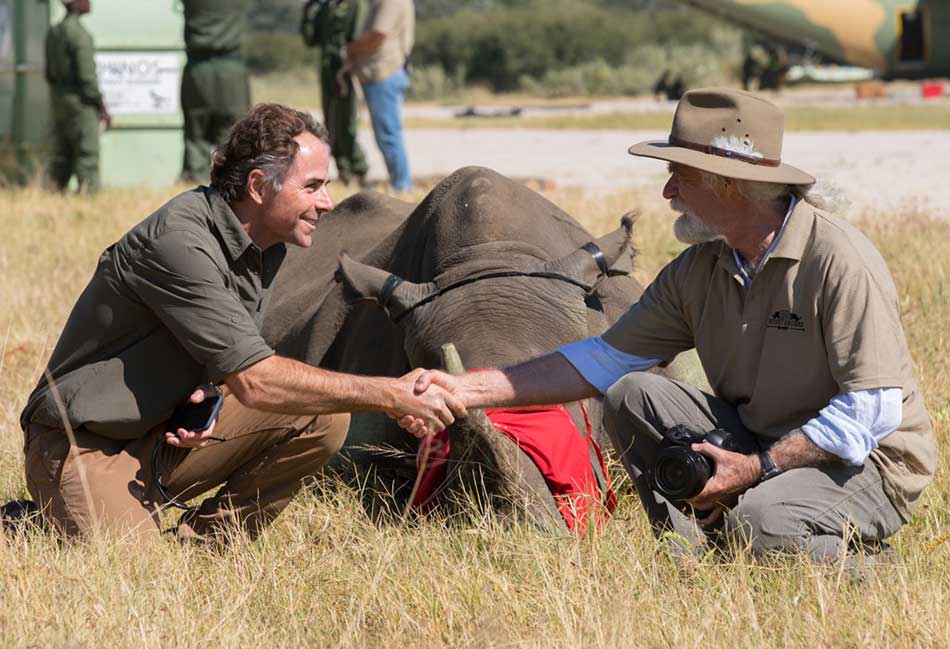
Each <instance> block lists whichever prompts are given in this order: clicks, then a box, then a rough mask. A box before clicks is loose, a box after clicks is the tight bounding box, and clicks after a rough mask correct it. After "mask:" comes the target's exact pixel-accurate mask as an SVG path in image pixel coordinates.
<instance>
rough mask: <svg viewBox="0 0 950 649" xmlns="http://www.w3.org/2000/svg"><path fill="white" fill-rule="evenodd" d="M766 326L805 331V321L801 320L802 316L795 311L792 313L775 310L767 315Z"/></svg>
mask: <svg viewBox="0 0 950 649" xmlns="http://www.w3.org/2000/svg"><path fill="white" fill-rule="evenodd" d="M766 327H772V328H773V329H782V330H786V329H791V330H792V331H805V323H804V322H802V317H801V316H800V315H798V314H797V313H792V312H791V311H785V310H782V311H775V312H774V313H772V315H770V316H769V321H768V324H767V325H766Z"/></svg>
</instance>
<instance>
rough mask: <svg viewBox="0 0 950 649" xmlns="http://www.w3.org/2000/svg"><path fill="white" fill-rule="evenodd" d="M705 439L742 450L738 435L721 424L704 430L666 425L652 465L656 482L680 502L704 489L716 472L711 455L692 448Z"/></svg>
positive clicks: (734, 450)
mask: <svg viewBox="0 0 950 649" xmlns="http://www.w3.org/2000/svg"><path fill="white" fill-rule="evenodd" d="M702 442H709V443H710V444H712V445H713V446H718V447H719V448H721V449H724V450H726V451H732V452H734V453H741V452H742V448H741V446H740V445H739V443H738V440H737V439H736V438H735V436H734V435H733V434H732V433H730V432H729V431H727V430H723V429H722V428H714V429H713V430H711V431H709V432H708V433H704V432H702V431H698V430H694V429H692V428H690V427H689V426H686V425H685V424H677V425H676V426H673V427H671V428H669V429H667V431H666V432H665V433H664V434H663V442H662V443H661V445H660V449H659V450H658V451H657V454H656V463H655V464H654V465H653V485H654V487H655V488H656V490H657V491H658V492H660V493H661V494H662V495H663V496H664V497H665V498H666V499H667V500H669V501H670V502H673V503H677V504H679V503H682V502H685V501H687V500H689V499H690V498H692V497H693V496H695V495H696V494H698V493H699V492H700V491H702V490H703V487H705V486H706V482H707V481H708V480H709V478H710V477H711V476H712V474H713V473H715V471H716V467H715V464H714V463H713V461H712V459H710V458H708V457H706V456H705V455H703V454H702V453H697V452H696V451H694V450H693V449H691V448H690V445H692V444H699V443H702Z"/></svg>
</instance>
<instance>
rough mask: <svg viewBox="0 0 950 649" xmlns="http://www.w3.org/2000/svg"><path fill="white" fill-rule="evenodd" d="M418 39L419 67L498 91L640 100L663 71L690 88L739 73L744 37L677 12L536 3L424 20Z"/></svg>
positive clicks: (704, 19) (415, 57)
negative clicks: (675, 75) (724, 74)
mask: <svg viewBox="0 0 950 649" xmlns="http://www.w3.org/2000/svg"><path fill="white" fill-rule="evenodd" d="M416 36H417V38H416V45H415V49H414V50H413V61H414V62H415V63H416V64H417V65H420V66H423V67H428V66H439V67H441V68H442V69H443V70H444V71H445V72H446V74H447V76H449V77H451V78H458V79H461V80H463V81H464V82H465V83H469V84H471V83H483V84H486V85H488V86H489V87H491V88H492V89H493V90H495V91H508V90H517V89H522V90H527V91H530V92H540V94H548V95H552V96H560V95H565V94H636V93H641V92H644V91H648V90H650V89H651V88H652V85H653V83H654V82H655V81H656V79H657V78H658V77H659V76H660V75H661V74H662V73H663V71H664V70H670V71H671V72H673V73H677V72H678V73H681V74H682V75H683V76H684V78H686V77H689V78H688V79H685V80H686V81H687V83H688V84H690V85H692V84H693V83H696V82H698V83H712V82H713V81H714V80H720V79H721V78H722V76H721V73H722V72H723V71H726V72H730V71H731V70H730V68H732V67H735V66H738V58H736V60H735V61H733V57H738V51H739V32H738V30H736V29H734V28H730V27H723V26H721V24H720V23H717V22H716V21H715V20H713V19H711V18H709V17H708V16H705V15H703V14H698V13H696V12H694V11H690V10H688V9H683V8H679V7H673V8H665V9H656V10H651V9H639V10H638V11H633V10H631V9H629V8H621V7H611V6H607V5H605V4H600V3H595V2H579V1H577V2H565V1H564V0H547V1H541V0H535V1H534V2H523V3H517V4H515V5H513V6H510V7H499V6H498V5H494V8H493V9H492V10H491V11H476V10H473V9H466V10H462V11H459V12H457V13H455V14H452V15H451V16H445V17H441V18H435V19H431V20H426V21H421V22H420V24H419V27H418V30H417V34H416ZM641 68H642V69H641Z"/></svg>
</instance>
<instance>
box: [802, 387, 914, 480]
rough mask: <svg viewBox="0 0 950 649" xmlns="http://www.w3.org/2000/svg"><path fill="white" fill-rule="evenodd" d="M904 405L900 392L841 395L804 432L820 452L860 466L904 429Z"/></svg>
mask: <svg viewBox="0 0 950 649" xmlns="http://www.w3.org/2000/svg"><path fill="white" fill-rule="evenodd" d="M901 401H902V391H901V389H900V388H879V389H876V390H855V391H854V392H848V393H847V394H839V395H838V396H836V397H835V398H833V399H832V400H831V402H830V403H829V404H828V405H827V406H826V407H825V408H822V409H821V411H820V412H819V413H818V416H817V417H815V418H814V419H812V420H810V421H809V422H808V423H806V424H805V425H804V426H802V432H804V433H805V435H806V436H807V437H808V439H810V440H811V441H812V442H814V444H815V445H816V446H818V447H819V448H821V449H824V450H825V451H828V452H829V453H834V454H835V455H837V456H838V457H840V458H841V459H842V460H844V461H845V462H847V463H848V464H854V465H858V466H860V465H862V464H864V462H865V461H866V460H867V459H868V455H869V454H870V453H871V451H873V450H874V449H876V448H877V445H878V443H879V442H880V441H881V440H882V439H884V438H885V437H887V436H888V435H890V434H891V433H893V432H894V431H895V430H897V427H898V426H900V423H901V420H902V418H903V408H902V405H901Z"/></svg>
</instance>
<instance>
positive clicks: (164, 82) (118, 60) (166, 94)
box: [96, 52, 181, 115]
mask: <svg viewBox="0 0 950 649" xmlns="http://www.w3.org/2000/svg"><path fill="white" fill-rule="evenodd" d="M96 76H98V77H99V88H100V90H101V91H102V96H103V99H104V100H105V104H106V107H107V108H108V109H109V112H110V113H112V114H113V115H123V114H126V115H127V114H130V113H135V114H142V113H145V114H150V115H174V114H175V113H177V112H178V108H179V106H178V92H179V87H180V84H181V64H180V58H179V55H178V54H175V53H172V52H99V53H97V54H96Z"/></svg>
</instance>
